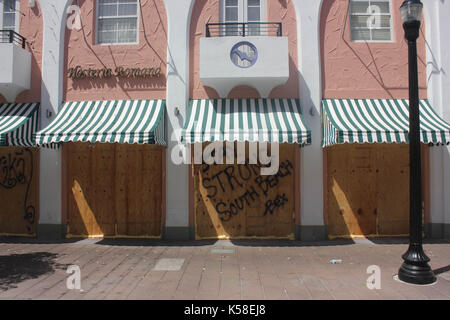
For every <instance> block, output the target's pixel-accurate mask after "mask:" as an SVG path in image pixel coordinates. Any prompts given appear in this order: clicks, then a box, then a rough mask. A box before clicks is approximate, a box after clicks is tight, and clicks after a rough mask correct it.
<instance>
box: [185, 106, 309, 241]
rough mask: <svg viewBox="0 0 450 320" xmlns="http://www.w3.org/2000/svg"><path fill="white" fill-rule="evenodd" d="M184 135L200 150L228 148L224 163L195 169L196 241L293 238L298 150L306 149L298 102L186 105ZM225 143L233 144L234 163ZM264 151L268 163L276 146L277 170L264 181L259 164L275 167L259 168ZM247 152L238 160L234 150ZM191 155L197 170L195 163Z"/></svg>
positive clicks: (193, 209) (306, 130)
mask: <svg viewBox="0 0 450 320" xmlns="http://www.w3.org/2000/svg"><path fill="white" fill-rule="evenodd" d="M184 129H185V132H184V138H185V141H186V142H187V143H188V144H192V145H196V146H199V145H200V146H202V147H203V150H205V149H206V148H208V147H207V146H208V145H209V143H212V142H214V143H215V144H216V143H219V144H223V146H224V149H225V155H224V159H223V162H222V163H224V164H222V163H218V161H205V158H203V164H195V165H193V166H192V181H191V182H192V184H191V198H190V199H191V201H192V203H191V213H192V215H191V225H195V232H196V238H197V239H205V238H213V239H217V238H247V237H259V238H293V237H294V226H295V222H296V221H295V219H296V216H297V214H296V213H297V212H299V198H300V194H299V193H300V190H299V180H298V179H299V174H300V173H299V161H300V160H299V156H300V150H299V149H300V148H299V146H303V145H308V144H310V143H311V131H310V130H309V128H308V127H307V126H306V124H305V122H304V120H303V118H302V114H301V108H300V101H299V100H298V99H211V100H207V99H199V100H191V101H190V107H189V109H188V116H187V119H186V123H185V127H184ZM225 141H227V142H231V141H232V142H234V149H235V151H234V152H233V153H232V154H233V156H230V155H229V153H228V150H226V147H225V146H226V143H225ZM250 143H251V146H253V147H252V148H251V149H252V151H250V150H249V149H250ZM266 144H267V145H268V146H269V147H268V150H269V154H270V157H271V158H272V159H271V160H272V161H273V157H274V156H276V151H275V153H273V154H272V151H273V150H271V148H272V147H274V146H279V155H278V156H276V157H277V160H278V162H279V168H278V170H275V172H276V173H272V175H264V174H261V167H262V165H261V163H266V166H271V167H272V165H273V162H272V163H271V164H270V165H268V164H267V162H266V161H265V160H263V161H261V160H262V158H261V148H262V149H264V148H265V147H264V145H266ZM231 145H233V143H231ZM244 145H245V148H246V150H245V159H244V158H242V159H240V157H239V156H237V154H238V153H240V154H241V155H242V154H243V150H241V151H239V149H241V148H242V149H244V148H243V146H244ZM255 147H256V148H257V149H258V150H259V152H258V151H256V149H254V148H255ZM200 149H201V148H200ZM274 150H276V149H274ZM194 151H195V148H194ZM256 153H259V155H256ZM263 153H265V152H264V151H263ZM195 154H196V152H194V159H193V160H194V163H199V162H196V161H195V157H196V155H195ZM219 154H220V153H219ZM249 154H252V156H251V158H252V161H250V156H249ZM269 154H267V156H268V155H269ZM203 155H205V152H203ZM206 155H208V152H206ZM211 155H212V154H211ZM213 157H215V156H213ZM217 158H220V156H219V157H217ZM217 158H216V159H217ZM227 158H228V159H230V158H231V160H232V161H226V159H227ZM238 159H240V160H242V161H238ZM256 159H258V161H256ZM267 160H268V159H267ZM269 162H271V161H270V160H269ZM206 163H209V165H208V164H206ZM238 163H241V164H238ZM192 220H194V221H192Z"/></svg>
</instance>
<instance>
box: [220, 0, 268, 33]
mask: <svg viewBox="0 0 450 320" xmlns="http://www.w3.org/2000/svg"><path fill="white" fill-rule="evenodd" d="M265 10H266V0H222V8H221V11H222V14H221V20H222V22H225V23H237V22H263V21H265V19H266V11H265ZM238 28H241V27H238V26H236V25H234V26H233V25H230V26H226V28H225V30H226V31H225V32H226V34H227V35H234V33H238V32H239V31H242V30H240V29H238ZM247 29H248V30H246V33H247V34H248V35H259V34H260V33H261V28H260V26H259V25H258V24H250V25H248V27H247Z"/></svg>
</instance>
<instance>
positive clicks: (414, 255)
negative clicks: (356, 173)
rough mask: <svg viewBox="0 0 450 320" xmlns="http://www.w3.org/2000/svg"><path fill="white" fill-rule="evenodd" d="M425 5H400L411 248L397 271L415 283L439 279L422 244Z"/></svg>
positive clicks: (410, 0) (415, 1) (409, 0)
mask: <svg viewBox="0 0 450 320" xmlns="http://www.w3.org/2000/svg"><path fill="white" fill-rule="evenodd" d="M422 8H423V5H422V3H421V2H420V0H406V1H405V2H403V4H402V6H401V7H400V12H401V14H402V20H403V29H404V30H405V38H406V40H407V41H408V61H409V157H410V158H409V163H410V174H409V176H410V182H409V189H410V190H409V197H410V200H409V203H410V209H409V210H410V213H409V248H408V251H407V252H406V253H405V254H404V255H403V256H402V258H403V260H404V262H403V264H402V266H401V267H400V270H399V272H398V277H399V279H400V280H402V281H405V282H408V283H413V284H430V283H433V282H435V281H436V277H435V276H434V274H433V270H431V268H430V266H429V265H428V262H429V261H430V258H428V257H427V255H426V254H425V252H424V251H423V248H422V183H421V182H422V179H421V175H422V173H421V163H420V122H419V85H418V74H417V46H416V40H417V38H418V37H419V28H420V19H421V17H422Z"/></svg>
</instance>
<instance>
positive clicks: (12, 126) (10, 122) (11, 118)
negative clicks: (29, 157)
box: [0, 103, 39, 147]
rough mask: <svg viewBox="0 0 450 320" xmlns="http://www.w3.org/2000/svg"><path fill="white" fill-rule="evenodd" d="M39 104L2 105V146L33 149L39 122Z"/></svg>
mask: <svg viewBox="0 0 450 320" xmlns="http://www.w3.org/2000/svg"><path fill="white" fill-rule="evenodd" d="M38 110H39V103H4V104H0V145H1V146H24V147H31V146H34V145H35V143H34V141H33V134H34V133H35V132H36V129H37V126H38V121H39V112H38Z"/></svg>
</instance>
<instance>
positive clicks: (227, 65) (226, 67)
mask: <svg viewBox="0 0 450 320" xmlns="http://www.w3.org/2000/svg"><path fill="white" fill-rule="evenodd" d="M227 27H228V26H227ZM244 28H245V27H243V28H242V29H244ZM242 29H239V31H233V30H232V31H231V32H229V30H225V32H224V33H225V34H230V33H235V34H237V36H223V32H222V31H221V32H220V33H222V34H220V33H217V34H216V36H217V37H214V36H213V37H206V38H201V39H200V80H201V82H202V83H203V85H205V86H208V87H211V88H213V89H215V90H216V91H217V93H218V94H219V96H220V97H221V98H226V97H227V96H228V94H229V92H230V91H231V90H232V89H233V88H235V87H238V86H242V85H245V86H250V87H253V88H255V89H256V90H257V91H258V92H259V94H260V95H261V97H262V98H267V97H268V96H269V94H270V92H271V91H272V89H273V88H275V87H277V86H279V85H282V84H284V83H286V81H287V80H288V78H289V49H288V38H287V37H282V36H280V35H281V26H280V29H279V31H277V32H276V36H267V35H250V36H243V34H242V33H241V31H240V30H242ZM235 30H237V29H235ZM251 31H252V29H251V30H250V32H246V34H249V33H250V34H252V32H251ZM258 33H259V34H264V33H268V32H266V31H265V30H263V31H259V32H258ZM244 34H245V33H244ZM207 35H208V36H211V34H210V32H209V31H207Z"/></svg>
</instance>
